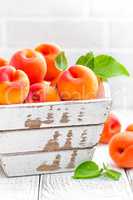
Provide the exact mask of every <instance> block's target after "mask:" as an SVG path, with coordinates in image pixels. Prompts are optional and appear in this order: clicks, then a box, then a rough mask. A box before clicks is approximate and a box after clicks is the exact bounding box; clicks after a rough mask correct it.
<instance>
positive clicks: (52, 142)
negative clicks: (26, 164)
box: [0, 124, 103, 154]
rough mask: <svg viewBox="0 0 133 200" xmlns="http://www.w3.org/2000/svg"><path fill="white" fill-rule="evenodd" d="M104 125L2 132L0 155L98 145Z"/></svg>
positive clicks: (0, 135) (0, 133) (0, 134)
mask: <svg viewBox="0 0 133 200" xmlns="http://www.w3.org/2000/svg"><path fill="white" fill-rule="evenodd" d="M102 126H103V125H102V124H101V125H95V126H77V127H63V128H51V129H50V128H48V129H36V130H23V131H9V132H8V131H7V132H4V134H3V132H0V153H1V154H4V153H16V152H17V153H18V152H27V151H59V150H65V149H72V148H85V147H86V148H87V147H92V146H94V145H96V144H97V142H98V140H99V135H100V133H101V131H102Z"/></svg>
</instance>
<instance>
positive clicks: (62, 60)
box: [55, 51, 68, 71]
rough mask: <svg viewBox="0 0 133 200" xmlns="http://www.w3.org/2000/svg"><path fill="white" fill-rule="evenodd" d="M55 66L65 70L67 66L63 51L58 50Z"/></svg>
mask: <svg viewBox="0 0 133 200" xmlns="http://www.w3.org/2000/svg"><path fill="white" fill-rule="evenodd" d="M55 62H56V66H57V67H58V68H60V69H61V70H63V71H64V70H66V69H67V67H68V62H67V58H66V55H65V53H64V52H63V51H62V52H60V53H59V54H58V55H57V56H56V58H55Z"/></svg>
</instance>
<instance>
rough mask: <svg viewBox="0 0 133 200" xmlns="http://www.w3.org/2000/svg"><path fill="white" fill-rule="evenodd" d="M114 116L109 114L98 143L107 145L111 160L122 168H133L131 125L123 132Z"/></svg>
mask: <svg viewBox="0 0 133 200" xmlns="http://www.w3.org/2000/svg"><path fill="white" fill-rule="evenodd" d="M121 130H122V126H121V123H120V120H119V119H118V117H117V116H116V115H114V114H113V113H110V115H109V117H108V119H107V120H106V122H105V123H104V128H103V131H102V134H101V138H100V143H102V144H108V145H109V154H110V157H111V158H112V160H113V161H114V162H115V163H116V164H117V165H118V166H119V167H122V168H133V124H130V125H128V127H127V128H126V130H125V131H121Z"/></svg>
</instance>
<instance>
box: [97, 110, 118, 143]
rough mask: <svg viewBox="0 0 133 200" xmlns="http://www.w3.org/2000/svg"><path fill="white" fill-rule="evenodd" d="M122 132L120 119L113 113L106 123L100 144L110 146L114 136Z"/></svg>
mask: <svg viewBox="0 0 133 200" xmlns="http://www.w3.org/2000/svg"><path fill="white" fill-rule="evenodd" d="M120 130H121V123H120V121H119V119H118V118H117V117H116V116H115V115H114V114H113V113H111V114H110V115H109V117H108V118H107V120H106V121H105V123H104V127H103V130H102V134H101V138H100V143H103V144H108V143H109V141H110V139H111V138H112V136H113V135H115V134H117V133H119V132H120Z"/></svg>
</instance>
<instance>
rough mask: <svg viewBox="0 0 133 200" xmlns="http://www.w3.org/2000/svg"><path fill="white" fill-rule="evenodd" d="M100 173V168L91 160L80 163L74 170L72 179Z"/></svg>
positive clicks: (90, 176) (89, 176) (91, 176)
mask: <svg viewBox="0 0 133 200" xmlns="http://www.w3.org/2000/svg"><path fill="white" fill-rule="evenodd" d="M100 175H101V170H100V169H99V167H98V165H97V164H96V163H95V162H93V161H86V162H83V163H81V164H80V165H79V166H78V167H77V168H76V169H75V172H74V176H73V178H74V179H86V178H95V177H98V176H100Z"/></svg>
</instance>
